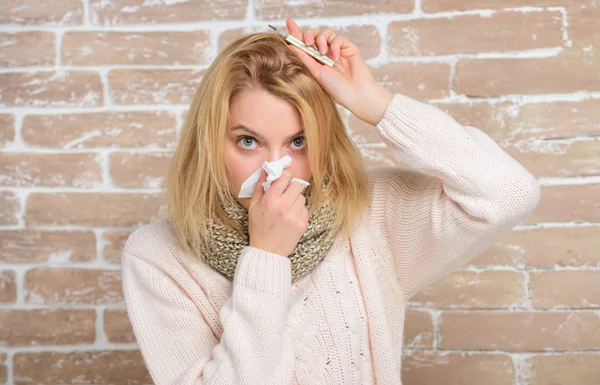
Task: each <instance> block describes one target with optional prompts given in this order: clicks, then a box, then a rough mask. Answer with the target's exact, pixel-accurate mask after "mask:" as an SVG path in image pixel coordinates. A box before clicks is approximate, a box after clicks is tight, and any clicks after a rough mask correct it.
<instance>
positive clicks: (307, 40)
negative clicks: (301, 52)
mask: <svg viewBox="0 0 600 385" xmlns="http://www.w3.org/2000/svg"><path fill="white" fill-rule="evenodd" d="M318 33H319V31H317V30H316V29H307V30H306V31H304V33H303V34H302V38H303V41H304V44H306V45H307V46H309V47H310V46H312V45H313V44H315V36H317V34H318Z"/></svg>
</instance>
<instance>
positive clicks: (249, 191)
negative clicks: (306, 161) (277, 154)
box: [238, 155, 310, 198]
mask: <svg viewBox="0 0 600 385" xmlns="http://www.w3.org/2000/svg"><path fill="white" fill-rule="evenodd" d="M290 164H292V158H291V157H290V156H289V155H286V156H284V157H283V158H281V159H279V160H276V161H273V162H263V164H262V166H261V167H260V168H259V169H258V170H256V171H255V172H254V173H252V175H250V177H249V178H248V179H246V180H245V181H244V183H242V187H241V188H240V193H239V195H238V198H251V197H252V195H253V194H254V188H255V186H256V183H258V180H259V179H260V173H261V170H265V171H266V172H267V181H266V182H264V183H263V184H262V186H263V189H264V190H265V192H267V190H268V189H269V187H271V183H273V181H275V180H276V179H278V178H279V177H281V175H282V173H283V169H284V168H288V167H290ZM292 182H297V183H300V184H301V185H302V186H303V187H302V191H304V189H305V188H306V187H308V186H309V185H310V183H308V182H307V181H305V180H302V179H298V178H292V180H291V181H290V183H292ZM288 186H289V184H288Z"/></svg>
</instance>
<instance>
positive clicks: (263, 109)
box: [229, 89, 302, 134]
mask: <svg viewBox="0 0 600 385" xmlns="http://www.w3.org/2000/svg"><path fill="white" fill-rule="evenodd" d="M238 124H242V125H244V126H247V127H250V128H252V129H253V130H254V131H257V132H260V133H263V132H264V133H265V134H266V133H268V132H271V131H273V132H275V131H281V132H283V133H285V134H288V133H291V132H297V131H299V130H301V129H302V121H301V119H300V114H299V113H298V111H297V110H296V108H295V107H294V106H293V105H292V104H291V103H289V102H287V101H285V100H283V99H281V98H278V97H276V96H274V95H272V94H270V93H268V92H267V91H265V90H263V89H257V90H244V91H240V92H238V93H237V94H235V95H234V96H233V97H232V98H231V100H230V103H229V126H230V128H231V127H233V126H235V125H238Z"/></svg>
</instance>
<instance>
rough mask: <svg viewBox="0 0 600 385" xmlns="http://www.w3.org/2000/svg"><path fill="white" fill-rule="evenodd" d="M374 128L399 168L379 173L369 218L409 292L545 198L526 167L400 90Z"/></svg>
mask: <svg viewBox="0 0 600 385" xmlns="http://www.w3.org/2000/svg"><path fill="white" fill-rule="evenodd" d="M376 129H377V130H378V132H379V133H380V135H381V137H382V138H383V140H384V142H385V143H386V145H387V146H388V147H389V148H390V149H391V150H392V152H393V153H394V155H395V157H396V159H397V160H398V161H399V162H400V163H401V167H390V168H384V169H383V171H380V172H378V173H376V175H377V177H376V178H375V183H374V187H373V197H372V202H371V204H372V208H371V210H372V213H371V217H372V220H373V221H374V223H375V226H376V227H377V228H378V229H379V232H380V234H381V235H383V237H384V238H385V240H384V245H385V247H387V248H388V250H389V252H387V253H383V254H387V255H388V257H389V258H391V259H392V260H391V261H387V263H388V264H389V265H391V266H393V270H394V271H395V278H396V279H397V280H398V281H399V282H400V286H401V287H402V288H403V291H404V295H405V297H406V298H409V297H410V296H412V295H413V294H414V293H416V292H417V291H419V290H420V289H422V288H423V287H425V286H426V285H428V284H429V283H432V282H433V281H435V280H437V279H439V278H441V277H442V276H443V275H445V274H447V273H448V272H450V271H452V270H454V269H456V268H458V267H459V266H460V265H462V264H464V263H466V262H467V260H469V259H470V258H472V257H474V256H476V255H478V254H479V253H481V252H482V251H483V250H485V249H486V248H487V247H489V246H491V245H492V244H493V243H494V242H495V241H496V240H497V239H498V238H499V237H500V235H501V234H502V233H504V232H506V231H508V230H510V229H511V228H513V227H514V226H515V225H517V224H518V223H519V222H520V220H521V219H522V218H523V217H525V216H526V215H528V214H529V213H530V212H531V211H533V209H534V208H535V207H536V205H537V204H538V202H539V198H540V189H539V186H538V184H537V182H536V179H535V178H534V177H533V176H532V175H531V174H530V173H529V172H528V171H527V170H526V169H525V168H524V167H523V166H521V165H520V164H519V163H518V162H517V161H516V160H514V159H513V158H512V157H510V156H509V155H508V154H507V153H506V152H505V151H504V150H503V149H502V148H501V147H499V146H498V145H497V144H496V143H495V142H494V141H493V140H492V139H491V138H490V137H489V136H487V135H486V134H485V133H483V132H482V131H480V130H478V129H476V128H473V127H469V126H462V125H460V124H459V123H457V122H456V121H455V120H454V119H453V118H452V117H450V116H449V115H447V114H446V113H444V112H443V111H441V110H439V109H437V108H436V107H434V106H431V105H428V104H425V103H422V102H419V101H416V100H413V99H411V98H409V97H406V96H403V95H400V94H395V95H394V96H393V98H392V100H391V102H390V103H389V104H388V106H387V108H386V110H385V112H384V116H383V118H382V119H381V121H380V122H379V123H378V124H377V126H376Z"/></svg>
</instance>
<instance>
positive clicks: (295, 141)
mask: <svg viewBox="0 0 600 385" xmlns="http://www.w3.org/2000/svg"><path fill="white" fill-rule="evenodd" d="M298 142H300V144H301V145H302V147H300V148H298V149H300V150H302V149H304V148H305V147H306V143H305V139H304V137H303V136H299V137H297V138H296V139H294V140H292V143H295V144H298Z"/></svg>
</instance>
